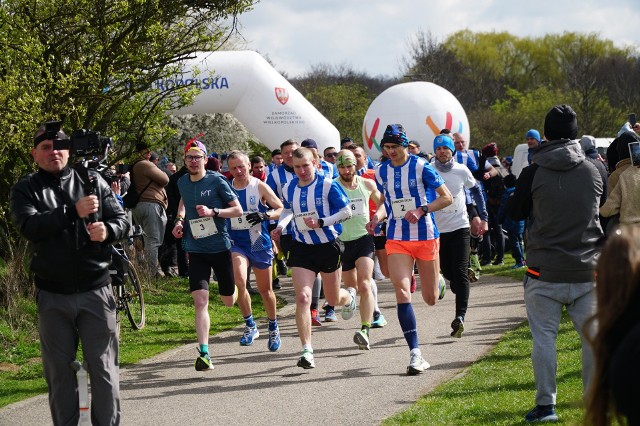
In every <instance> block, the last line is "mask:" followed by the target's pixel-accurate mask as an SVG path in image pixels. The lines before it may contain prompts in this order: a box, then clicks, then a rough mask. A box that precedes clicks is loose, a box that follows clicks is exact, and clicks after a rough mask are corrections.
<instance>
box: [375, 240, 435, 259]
mask: <svg viewBox="0 0 640 426" xmlns="http://www.w3.org/2000/svg"><path fill="white" fill-rule="evenodd" d="M385 249H386V250H387V255H389V254H406V255H409V256H411V257H413V258H414V259H420V260H436V259H437V258H438V255H439V253H440V238H436V239H435V240H426V241H397V240H387V244H386V245H385Z"/></svg>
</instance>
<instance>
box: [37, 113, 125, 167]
mask: <svg viewBox="0 0 640 426" xmlns="http://www.w3.org/2000/svg"><path fill="white" fill-rule="evenodd" d="M55 123H58V130H57V131H56V130H55V127H52V130H51V131H49V130H45V134H46V133H49V132H51V134H54V135H55V136H56V137H57V135H58V132H59V131H60V122H55ZM49 124H50V123H47V125H49ZM54 132H55V133H54ZM52 139H53V149H56V150H61V149H68V150H69V152H70V155H72V156H73V157H84V158H87V157H94V158H99V159H103V158H105V157H106V156H107V151H108V150H109V147H110V146H111V144H112V142H113V141H112V139H111V138H108V137H106V136H101V135H100V132H94V131H92V130H86V129H78V130H74V131H73V132H72V133H71V138H70V139H56V138H52Z"/></svg>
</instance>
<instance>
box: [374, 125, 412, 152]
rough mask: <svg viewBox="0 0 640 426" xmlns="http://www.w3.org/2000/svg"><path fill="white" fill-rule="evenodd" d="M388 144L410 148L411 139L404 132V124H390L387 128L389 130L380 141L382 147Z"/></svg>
mask: <svg viewBox="0 0 640 426" xmlns="http://www.w3.org/2000/svg"><path fill="white" fill-rule="evenodd" d="M386 143H392V144H396V145H402V146H403V147H405V148H406V147H407V146H409V139H408V138H407V133H406V132H405V131H404V127H402V124H389V125H388V126H387V129H386V130H385V131H384V135H383V136H382V141H380V145H384V144H386Z"/></svg>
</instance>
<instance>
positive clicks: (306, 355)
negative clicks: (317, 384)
mask: <svg viewBox="0 0 640 426" xmlns="http://www.w3.org/2000/svg"><path fill="white" fill-rule="evenodd" d="M315 366H316V363H315V362H314V361H313V352H312V351H309V350H306V349H305V350H303V351H302V356H301V357H300V359H299V360H298V367H301V368H304V369H305V370H308V369H310V368H315Z"/></svg>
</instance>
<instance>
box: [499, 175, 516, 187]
mask: <svg viewBox="0 0 640 426" xmlns="http://www.w3.org/2000/svg"><path fill="white" fill-rule="evenodd" d="M502 183H503V185H504V187H505V188H513V187H515V186H516V176H515V175H513V174H511V173H509V174H508V175H506V176H505V177H504V178H503V179H502Z"/></svg>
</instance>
